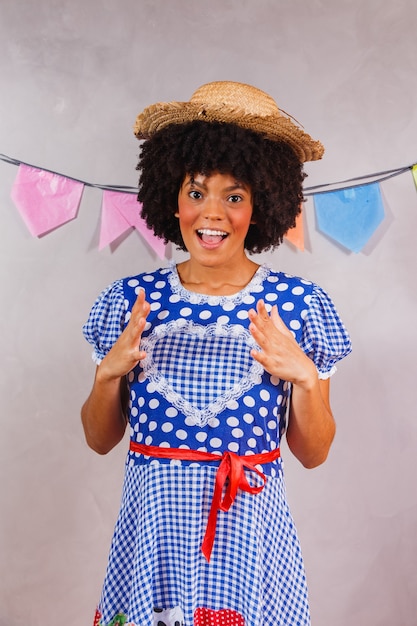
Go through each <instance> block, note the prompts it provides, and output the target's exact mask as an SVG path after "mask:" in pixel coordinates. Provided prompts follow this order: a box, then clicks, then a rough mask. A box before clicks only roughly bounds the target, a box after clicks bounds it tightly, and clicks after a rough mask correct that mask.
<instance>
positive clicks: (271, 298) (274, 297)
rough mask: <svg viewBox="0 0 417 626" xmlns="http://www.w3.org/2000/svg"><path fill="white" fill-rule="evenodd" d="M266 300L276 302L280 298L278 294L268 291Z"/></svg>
mask: <svg viewBox="0 0 417 626" xmlns="http://www.w3.org/2000/svg"><path fill="white" fill-rule="evenodd" d="M265 300H267V302H276V300H278V294H276V293H267V294H266V296H265Z"/></svg>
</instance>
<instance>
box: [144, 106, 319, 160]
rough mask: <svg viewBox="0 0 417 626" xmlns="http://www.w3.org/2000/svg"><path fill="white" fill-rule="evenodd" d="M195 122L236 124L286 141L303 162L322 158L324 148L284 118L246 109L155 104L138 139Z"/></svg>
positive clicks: (274, 138) (145, 116) (151, 107)
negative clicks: (166, 128) (249, 111)
mask: <svg viewBox="0 0 417 626" xmlns="http://www.w3.org/2000/svg"><path fill="white" fill-rule="evenodd" d="M195 120H201V121H205V122H222V123H226V124H236V125H237V126H241V127H242V128H246V129H248V130H253V131H255V132H258V133H261V134H263V135H265V136H266V137H267V138H268V139H271V140H272V141H283V142H284V143H286V144H288V145H289V146H290V147H291V148H292V149H293V150H294V152H295V153H296V155H297V157H298V158H299V159H300V161H301V162H305V161H316V160H318V159H321V157H322V156H323V153H324V147H323V145H322V143H321V142H320V141H316V140H314V139H312V137H310V135H308V134H307V133H306V132H304V131H303V130H302V128H300V127H299V126H297V125H296V124H294V122H293V121H292V120H291V119H289V118H288V117H285V116H284V115H265V116H259V115H250V114H248V113H246V112H245V111H243V110H239V109H236V108H233V109H232V108H230V107H227V106H225V105H223V106H221V107H213V105H210V106H204V105H202V104H198V105H197V104H194V103H192V102H162V103H157V104H152V105H151V106H149V107H147V108H146V109H144V111H142V113H140V114H139V115H138V117H137V118H136V123H135V126H134V133H135V135H136V137H137V138H138V139H149V138H150V137H152V136H153V135H154V134H155V133H156V132H158V131H159V130H162V129H163V128H165V127H166V126H170V125H171V124H186V123H188V122H193V121H195Z"/></svg>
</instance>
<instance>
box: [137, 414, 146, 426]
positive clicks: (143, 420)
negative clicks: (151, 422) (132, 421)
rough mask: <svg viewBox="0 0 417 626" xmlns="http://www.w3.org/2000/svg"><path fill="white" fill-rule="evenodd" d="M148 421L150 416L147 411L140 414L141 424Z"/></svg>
mask: <svg viewBox="0 0 417 626" xmlns="http://www.w3.org/2000/svg"><path fill="white" fill-rule="evenodd" d="M147 421H148V416H147V415H146V413H141V414H140V415H139V422H140V423H141V424H146V422H147Z"/></svg>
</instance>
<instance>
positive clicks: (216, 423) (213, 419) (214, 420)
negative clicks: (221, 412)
mask: <svg viewBox="0 0 417 626" xmlns="http://www.w3.org/2000/svg"><path fill="white" fill-rule="evenodd" d="M207 423H208V425H209V426H211V427H212V428H217V426H219V424H220V420H219V419H218V418H217V417H210V419H209V421H208V422H207Z"/></svg>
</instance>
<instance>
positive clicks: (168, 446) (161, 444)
mask: <svg viewBox="0 0 417 626" xmlns="http://www.w3.org/2000/svg"><path fill="white" fill-rule="evenodd" d="M159 447H160V448H170V447H171V444H170V443H169V442H168V441H161V443H160V444H159Z"/></svg>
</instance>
